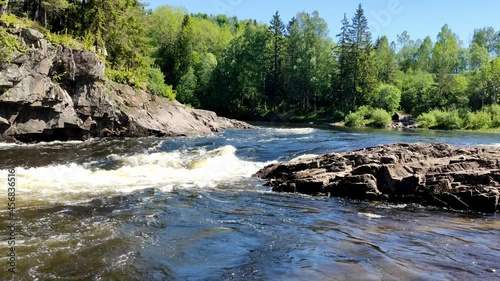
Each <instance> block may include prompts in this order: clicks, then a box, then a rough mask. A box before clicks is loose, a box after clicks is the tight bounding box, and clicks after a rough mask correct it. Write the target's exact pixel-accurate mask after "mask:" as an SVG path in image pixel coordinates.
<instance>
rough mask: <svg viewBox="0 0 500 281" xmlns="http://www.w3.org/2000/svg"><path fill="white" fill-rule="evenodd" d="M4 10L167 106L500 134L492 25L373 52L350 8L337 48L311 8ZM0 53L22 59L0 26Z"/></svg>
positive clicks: (97, 2) (118, 4) (111, 4)
mask: <svg viewBox="0 0 500 281" xmlns="http://www.w3.org/2000/svg"><path fill="white" fill-rule="evenodd" d="M0 1H2V2H0V3H3V2H5V1H6V0H0ZM0 5H2V4H0ZM8 6H9V9H7V11H6V13H4V14H3V15H1V17H0V22H1V23H2V24H3V25H4V26H12V25H15V24H19V25H21V26H23V27H29V28H34V29H36V30H38V31H40V32H42V33H43V34H44V35H45V36H46V38H47V39H48V40H49V41H51V42H53V43H54V44H59V45H65V46H69V47H73V48H79V49H80V48H84V49H86V50H90V51H94V52H96V53H98V54H99V55H100V56H101V58H102V59H103V60H105V61H106V67H107V68H106V75H107V76H108V78H109V79H111V80H114V81H117V82H120V83H126V84H130V85H132V86H134V87H135V88H141V89H148V90H149V91H150V92H152V93H154V94H157V95H161V96H168V97H170V98H174V97H175V94H176V93H177V95H178V98H179V100H180V101H182V102H185V103H189V104H190V105H192V106H194V107H202V108H209V109H213V110H216V111H217V112H218V113H219V114H221V115H226V116H229V117H241V118H247V117H248V118H252V117H254V116H256V115H259V114H260V113H262V112H268V111H270V110H272V111H278V112H280V111H281V112H291V113H294V114H297V115H301V116H319V115H321V116H322V117H323V116H326V115H328V113H332V114H333V113H335V118H337V117H339V116H341V117H339V118H344V117H345V121H346V124H348V125H353V126H359V125H364V124H368V125H370V124H372V125H373V126H379V127H383V126H385V125H386V124H387V122H388V118H387V116H388V115H389V114H391V113H393V112H394V111H396V110H403V111H405V112H407V113H411V114H414V115H416V116H419V115H420V116H419V120H420V124H421V126H422V127H440V128H446V129H456V128H463V127H466V128H470V129H472V128H485V127H487V126H500V109H499V108H498V106H496V104H497V103H498V102H499V97H498V93H500V82H499V81H500V59H499V58H498V54H499V53H500V49H499V48H500V35H499V32H497V31H495V29H494V28H492V27H487V28H482V29H477V30H475V31H474V35H473V38H472V42H471V44H470V45H469V46H468V47H463V46H462V42H461V41H460V40H459V39H458V37H457V36H456V35H455V34H454V33H453V32H452V31H451V29H450V28H449V27H448V26H447V25H445V26H443V28H442V29H441V31H440V33H439V34H438V36H437V40H436V42H433V41H432V40H431V37H430V36H428V37H426V38H425V39H423V40H420V39H418V40H412V39H410V35H409V34H408V32H403V33H402V34H401V35H399V36H398V38H397V42H393V43H389V42H390V41H389V38H387V37H385V36H382V37H380V38H379V39H377V40H376V42H375V44H373V41H372V35H371V32H370V30H369V28H368V27H369V24H368V21H367V17H366V16H365V12H364V10H363V8H362V7H361V5H360V6H359V7H358V8H357V10H356V11H355V13H354V16H353V18H352V19H351V20H349V19H348V18H347V16H346V17H344V19H343V21H342V26H341V30H340V34H339V35H338V41H337V44H335V43H334V42H333V41H332V39H331V38H330V37H329V34H331V33H330V32H329V30H328V26H327V24H326V21H325V20H324V19H322V18H321V17H320V16H319V13H318V12H317V11H315V12H312V13H306V12H301V13H298V14H297V15H296V16H295V17H293V18H292V19H291V20H290V21H289V23H288V25H286V24H285V23H284V22H283V20H282V19H281V16H280V15H279V13H278V12H276V13H275V14H274V15H273V16H272V18H270V19H271V21H270V23H269V24H258V23H257V21H255V20H242V21H240V20H238V19H237V18H236V17H228V16H226V15H217V16H210V15H207V14H189V13H188V11H186V10H185V9H184V8H175V7H170V6H162V7H159V8H157V9H156V10H154V11H150V10H146V9H145V8H144V5H143V4H142V3H141V2H140V1H139V0H113V1H106V0H93V1H74V0H71V1H70V0H37V1H27V0H20V1H14V2H11V4H9V5H8ZM5 7H7V6H5V5H4V6H0V10H1V11H0V13H2V12H4V10H5V9H3V8H5ZM10 13H13V14H15V15H17V16H18V17H15V16H14V15H13V14H10ZM334 34H335V33H334ZM75 38H76V39H79V40H81V42H82V43H78V42H77V40H75ZM0 49H1V50H2V51H1V52H2V54H1V55H2V57H3V58H5V57H9V56H8V53H9V52H12V51H13V50H21V51H23V50H22V48H21V45H20V44H19V43H18V42H17V40H15V37H13V36H11V35H9V34H7V33H6V32H5V29H0ZM155 65H157V66H158V67H156V66H155ZM170 85H171V86H170ZM173 89H175V90H176V91H173ZM369 106H371V107H369ZM373 108H380V109H383V110H385V111H387V112H384V111H383V110H374V109H373ZM452 108H453V109H455V108H456V109H458V110H450V109H452ZM356 109H357V110H356ZM431 109H436V110H432V111H431ZM355 110H356V112H353V111H355ZM469 111H471V112H472V111H475V113H470V112H469ZM351 112H353V113H351ZM347 113H350V114H348V115H347V116H346V114H347ZM487 113H489V115H490V117H491V118H490V119H491V122H488V120H489V119H488V117H487V115H488V114H487ZM325 118H326V117H325ZM328 118H332V115H330V116H328ZM489 123H490V125H488V124H489Z"/></svg>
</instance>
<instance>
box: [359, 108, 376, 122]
mask: <svg viewBox="0 0 500 281" xmlns="http://www.w3.org/2000/svg"><path fill="white" fill-rule="evenodd" d="M373 111H374V109H373V107H370V106H366V105H363V106H361V107H359V108H358V109H357V110H356V112H357V113H359V114H361V116H363V118H364V119H370V118H372V114H373Z"/></svg>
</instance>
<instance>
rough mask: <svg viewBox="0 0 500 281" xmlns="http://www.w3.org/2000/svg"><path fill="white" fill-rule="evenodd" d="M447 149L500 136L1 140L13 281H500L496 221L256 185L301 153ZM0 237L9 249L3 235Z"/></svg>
mask: <svg viewBox="0 0 500 281" xmlns="http://www.w3.org/2000/svg"><path fill="white" fill-rule="evenodd" d="M438 141H439V142H446V143H450V144H453V145H489V146H491V145H493V146H499V145H500V136H499V135H495V134H478V133H447V132H425V133H422V132H397V131H376V130H346V129H329V128H328V129H327V128H321V127H319V128H303V127H298V128H293V127H286V128H273V127H262V128H260V129H257V130H230V131H226V132H223V133H221V134H216V135H212V136H207V137H199V138H176V139H161V138H143V139H125V140H92V141H88V142H64V143H62V142H61V143H46V144H43V143H42V144H37V145H7V144H2V145H0V178H3V179H5V178H6V177H7V169H8V168H12V167H15V168H16V172H17V178H18V185H17V197H16V199H17V201H16V202H17V203H18V208H17V210H16V211H17V217H18V219H19V221H18V223H17V231H18V236H17V237H16V243H17V247H16V254H17V255H18V258H17V271H18V273H17V275H16V277H17V279H18V280H308V279H309V280H480V279H483V280H495V279H500V273H499V272H500V265H499V260H500V239H499V237H500V219H499V217H498V214H496V215H482V214H470V213H459V212H453V211H450V210H443V209H434V208H423V207H420V206H416V205H385V204H372V203H366V202H355V201H348V200H340V199H336V198H313V197H308V196H302V195H293V194H276V193H273V192H270V190H269V188H267V187H264V186H263V182H262V181H260V180H259V179H255V178H251V175H252V174H253V173H254V172H256V171H257V170H258V169H260V168H262V167H264V166H265V165H267V164H270V163H273V162H275V161H288V160H291V159H293V158H296V157H298V156H301V155H306V154H322V153H326V152H331V151H339V152H340V151H346V150H352V149H359V148H363V147H369V146H374V145H379V144H389V143H397V142H438ZM5 183H6V180H4V184H5ZM0 184H2V183H0ZM0 204H1V206H6V204H7V199H6V197H4V198H0ZM0 215H1V216H2V218H6V217H7V211H6V207H4V208H3V209H1V211H0ZM5 224H6V221H5V219H2V225H1V227H2V229H5ZM0 239H1V241H2V244H0V252H2V253H4V252H5V253H7V251H8V250H7V245H6V243H4V242H5V241H7V233H4V232H0ZM0 263H1V264H2V268H1V271H0V277H4V279H5V278H10V277H11V276H10V275H8V274H7V272H6V269H7V267H6V266H4V265H5V264H6V258H5V257H4V255H3V254H2V258H0Z"/></svg>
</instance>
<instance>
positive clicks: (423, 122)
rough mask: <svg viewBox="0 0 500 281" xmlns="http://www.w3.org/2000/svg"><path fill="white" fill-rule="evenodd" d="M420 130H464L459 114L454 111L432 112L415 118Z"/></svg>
mask: <svg viewBox="0 0 500 281" xmlns="http://www.w3.org/2000/svg"><path fill="white" fill-rule="evenodd" d="M417 122H419V124H420V127H422V128H433V127H435V128H439V129H444V130H458V129H462V128H464V124H465V122H464V120H463V118H462V117H461V116H460V112H459V111H458V110H456V109H454V110H446V111H444V110H432V111H430V112H428V113H425V114H422V115H420V116H419V117H418V118H417Z"/></svg>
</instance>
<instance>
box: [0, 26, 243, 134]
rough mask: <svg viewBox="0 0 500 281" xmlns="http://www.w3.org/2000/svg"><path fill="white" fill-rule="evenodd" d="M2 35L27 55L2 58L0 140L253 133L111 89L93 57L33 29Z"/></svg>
mask: <svg viewBox="0 0 500 281" xmlns="http://www.w3.org/2000/svg"><path fill="white" fill-rule="evenodd" d="M0 28H5V29H6V30H7V32H8V33H9V34H11V35H13V36H15V37H16V39H17V40H18V41H19V42H20V44H21V45H22V46H23V47H24V48H25V49H26V52H24V53H22V52H19V51H13V52H2V53H4V54H7V55H6V57H2V58H0V140H17V141H22V142H37V141H53V140H81V139H88V138H92V137H137V136H150V135H155V136H190V135H205V134H209V133H211V132H218V131H220V130H223V129H228V128H251V127H252V126H250V125H248V124H246V123H244V122H240V121H236V120H231V119H227V118H222V117H218V116H217V115H216V114H215V113H213V112H210V111H205V110H196V109H191V108H187V107H185V106H183V105H182V104H180V103H178V102H176V101H173V100H168V99H166V98H163V97H159V96H154V95H151V94H150V93H147V92H145V91H142V90H137V89H134V88H132V87H130V86H127V85H121V84H118V83H114V82H111V81H109V80H107V79H106V77H105V75H104V71H105V64H104V62H103V61H102V60H101V59H100V58H99V56H98V55H96V54H95V53H93V52H89V51H84V50H78V49H74V48H68V47H64V46H60V45H53V44H51V43H50V42H49V41H48V40H47V38H45V36H44V35H43V34H42V33H40V32H38V31H36V30H33V29H28V28H22V27H20V26H9V27H7V26H3V27H2V26H0Z"/></svg>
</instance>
